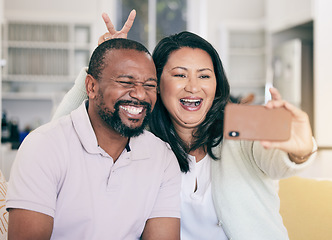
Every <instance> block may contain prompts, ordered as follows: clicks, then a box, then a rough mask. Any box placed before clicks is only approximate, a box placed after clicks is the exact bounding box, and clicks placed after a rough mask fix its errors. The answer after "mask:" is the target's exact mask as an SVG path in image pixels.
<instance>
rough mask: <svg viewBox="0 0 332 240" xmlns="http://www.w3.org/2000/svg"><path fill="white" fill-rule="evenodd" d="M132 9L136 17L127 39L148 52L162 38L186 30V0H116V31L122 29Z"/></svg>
mask: <svg viewBox="0 0 332 240" xmlns="http://www.w3.org/2000/svg"><path fill="white" fill-rule="evenodd" d="M132 9H135V10H136V12H137V15H136V19H135V22H134V25H133V28H132V29H131V30H130V32H129V34H128V38H130V39H134V40H136V41H138V42H141V43H142V44H144V45H145V46H147V47H148V48H149V50H150V51H152V50H153V48H154V47H155V45H156V43H157V42H158V41H159V40H161V39H162V38H163V37H165V36H169V35H170V34H174V33H178V32H181V31H184V30H186V29H187V20H186V19H187V16H186V13H187V0H141V1H137V0H122V1H121V0H118V1H117V13H118V15H117V21H116V22H117V23H118V24H117V26H116V29H121V28H122V26H123V24H124V23H125V21H126V20H127V17H128V15H129V12H130V11H131V10H132Z"/></svg>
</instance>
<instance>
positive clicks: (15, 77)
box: [2, 74, 76, 83]
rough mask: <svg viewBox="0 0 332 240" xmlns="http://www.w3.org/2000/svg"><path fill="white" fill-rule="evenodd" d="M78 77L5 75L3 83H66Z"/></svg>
mask: <svg viewBox="0 0 332 240" xmlns="http://www.w3.org/2000/svg"><path fill="white" fill-rule="evenodd" d="M75 78H76V76H68V75H23V74H22V75H18V74H13V75H3V76H2V81H3V82H23V83H27V82H31V83H40V82H43V83H47V82H49V83H54V82H57V83H66V82H73V81H74V79H75Z"/></svg>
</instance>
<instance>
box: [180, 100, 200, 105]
mask: <svg viewBox="0 0 332 240" xmlns="http://www.w3.org/2000/svg"><path fill="white" fill-rule="evenodd" d="M180 102H181V103H182V104H183V105H185V106H191V107H192V106H193V105H194V106H195V107H197V106H199V105H200V104H201V102H202V100H198V99H180Z"/></svg>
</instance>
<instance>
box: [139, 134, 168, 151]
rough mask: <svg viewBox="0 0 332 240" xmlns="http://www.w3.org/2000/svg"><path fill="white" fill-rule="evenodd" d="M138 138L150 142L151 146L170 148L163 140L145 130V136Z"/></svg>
mask: <svg viewBox="0 0 332 240" xmlns="http://www.w3.org/2000/svg"><path fill="white" fill-rule="evenodd" d="M137 138H140V140H142V141H147V142H149V143H150V144H151V145H150V146H153V145H158V146H164V147H167V148H170V146H169V144H168V143H166V142H164V141H163V140H161V139H160V138H159V137H157V136H156V135H154V134H153V133H152V132H150V131H148V130H144V132H143V134H141V135H139V136H138V137H137Z"/></svg>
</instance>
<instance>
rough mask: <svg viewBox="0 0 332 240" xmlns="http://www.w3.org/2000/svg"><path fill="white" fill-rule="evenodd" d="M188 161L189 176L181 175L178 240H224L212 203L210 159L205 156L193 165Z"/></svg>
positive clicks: (194, 161) (193, 159)
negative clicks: (179, 238)
mask: <svg viewBox="0 0 332 240" xmlns="http://www.w3.org/2000/svg"><path fill="white" fill-rule="evenodd" d="M189 158H190V172H188V173H183V175H182V189H181V239H182V240H210V239H211V240H216V239H218V240H227V237H226V235H225V233H224V231H223V229H222V228H221V227H220V226H218V219H217V215H216V212H215V209H214V205H213V201H212V194H211V161H213V159H212V158H211V157H210V156H209V155H206V156H205V157H204V158H203V159H202V160H201V161H199V162H197V163H196V159H195V157H194V156H189ZM196 181H197V189H196ZM195 189H196V191H195Z"/></svg>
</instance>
